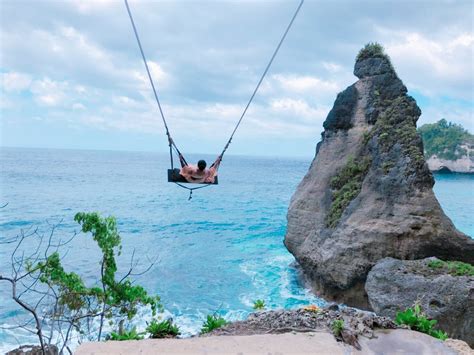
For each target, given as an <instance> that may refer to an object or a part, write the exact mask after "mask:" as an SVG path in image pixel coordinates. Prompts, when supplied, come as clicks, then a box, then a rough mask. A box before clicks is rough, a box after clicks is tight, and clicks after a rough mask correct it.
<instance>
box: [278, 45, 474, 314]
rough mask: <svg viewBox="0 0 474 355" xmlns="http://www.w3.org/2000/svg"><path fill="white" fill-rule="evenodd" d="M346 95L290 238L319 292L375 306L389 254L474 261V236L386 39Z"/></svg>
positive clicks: (362, 62)
mask: <svg viewBox="0 0 474 355" xmlns="http://www.w3.org/2000/svg"><path fill="white" fill-rule="evenodd" d="M354 74H355V75H356V76H357V77H358V78H359V80H358V81H357V82H356V83H355V84H353V85H351V86H349V87H348V88H347V89H345V90H344V91H343V92H341V93H339V94H338V95H337V98H336V101H335V103H334V106H333V108H332V110H331V111H330V112H329V114H328V116H327V118H326V121H325V122H324V125H323V126H324V133H323V134H322V139H321V142H320V143H318V145H317V148H316V156H315V158H314V160H313V162H312V164H311V167H310V169H309V171H308V173H307V174H306V176H305V177H304V178H303V180H302V181H301V183H300V184H299V186H298V188H297V191H296V192H295V194H294V195H293V197H292V199H291V203H290V207H289V210H288V229H287V234H286V236H285V245H286V247H287V248H288V250H289V251H290V252H291V253H292V254H293V255H294V256H295V258H296V260H297V261H298V262H299V264H300V265H301V266H302V268H303V270H304V272H305V274H306V275H307V277H308V278H309V279H310V280H311V282H312V283H313V286H314V288H315V290H316V291H317V292H319V293H320V294H322V295H323V296H324V297H326V298H328V299H333V300H335V301H339V302H344V303H346V304H349V305H353V306H357V307H361V308H370V307H369V306H368V302H367V296H366V293H365V290H364V283H365V280H366V278H367V274H368V272H369V271H370V269H371V268H372V266H374V265H375V263H376V262H377V261H378V260H380V259H382V258H385V257H393V258H397V259H409V260H411V259H421V258H425V257H430V256H436V257H438V258H440V259H443V260H459V261H465V262H469V263H474V240H472V239H471V238H469V237H468V236H466V235H465V234H463V233H461V232H459V231H458V230H457V229H456V228H455V227H454V225H453V223H452V222H451V220H450V219H449V218H448V217H447V216H446V215H445V214H444V212H443V210H442V209H441V207H440V205H439V203H438V201H437V200H436V197H435V195H434V193H433V190H432V187H433V185H434V179H433V176H432V174H431V173H430V171H429V169H428V166H427V164H426V162H425V159H424V158H423V144H422V140H421V138H420V136H419V135H418V134H417V132H416V122H417V120H418V118H419V116H420V114H421V111H420V109H419V107H418V106H417V104H416V102H415V100H414V99H413V98H412V97H410V96H408V95H407V88H406V87H405V85H403V83H402V81H401V80H400V79H399V78H398V76H397V74H396V72H395V70H394V68H393V66H392V64H391V62H390V59H389V57H388V56H387V55H386V54H384V52H383V48H382V47H381V46H380V45H377V44H371V45H367V46H366V47H365V48H364V49H362V50H361V51H360V53H359V55H358V56H357V59H356V63H355V68H354Z"/></svg>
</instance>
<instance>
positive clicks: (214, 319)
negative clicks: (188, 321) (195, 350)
mask: <svg viewBox="0 0 474 355" xmlns="http://www.w3.org/2000/svg"><path fill="white" fill-rule="evenodd" d="M227 323H228V322H227V321H226V320H225V319H224V318H222V317H221V316H219V315H217V314H209V315H208V316H207V318H206V321H205V322H204V324H203V325H202V328H201V333H202V334H205V333H209V332H212V331H213V330H214V329H217V328H220V327H222V326H224V325H226V324H227Z"/></svg>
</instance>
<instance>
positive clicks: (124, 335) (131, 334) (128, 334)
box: [108, 327, 143, 341]
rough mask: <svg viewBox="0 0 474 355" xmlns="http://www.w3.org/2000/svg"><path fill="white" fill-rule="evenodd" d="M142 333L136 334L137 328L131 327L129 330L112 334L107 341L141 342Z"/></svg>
mask: <svg viewBox="0 0 474 355" xmlns="http://www.w3.org/2000/svg"><path fill="white" fill-rule="evenodd" d="M142 339H143V333H137V328H135V327H133V328H132V329H130V330H124V331H122V332H120V331H119V332H112V333H110V336H109V338H108V340H118V341H122V340H142Z"/></svg>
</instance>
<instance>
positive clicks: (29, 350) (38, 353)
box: [5, 345, 59, 355]
mask: <svg viewBox="0 0 474 355" xmlns="http://www.w3.org/2000/svg"><path fill="white" fill-rule="evenodd" d="M45 350H46V351H45V352H46V354H43V350H42V349H41V346H39V345H22V346H20V347H18V348H16V349H14V350H11V351H9V352H7V353H6V354H5V355H58V354H59V351H58V348H57V347H56V346H55V345H46V346H45Z"/></svg>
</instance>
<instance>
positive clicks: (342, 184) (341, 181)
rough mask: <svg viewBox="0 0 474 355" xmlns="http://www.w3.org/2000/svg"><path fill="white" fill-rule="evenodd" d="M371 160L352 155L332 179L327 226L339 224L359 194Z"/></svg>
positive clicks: (331, 226)
mask: <svg viewBox="0 0 474 355" xmlns="http://www.w3.org/2000/svg"><path fill="white" fill-rule="evenodd" d="M370 162H371V161H370V159H369V158H368V157H364V158H361V159H360V160H358V161H356V160H355V159H354V158H353V157H350V158H349V160H348V162H347V164H346V165H345V166H344V167H343V168H342V169H341V170H340V171H339V173H338V174H337V175H336V176H334V177H333V178H332V179H331V182H330V186H331V188H332V189H333V192H332V202H331V207H330V209H329V213H328V215H327V216H326V226H327V227H330V228H334V227H335V226H336V225H337V223H338V222H339V219H340V218H341V216H342V214H343V212H344V210H345V209H346V207H347V206H348V205H349V203H351V201H352V200H353V199H354V198H355V197H356V196H357V195H358V194H359V192H360V190H361V188H362V181H363V180H364V178H365V175H366V174H367V171H368V170H369V167H370Z"/></svg>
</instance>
